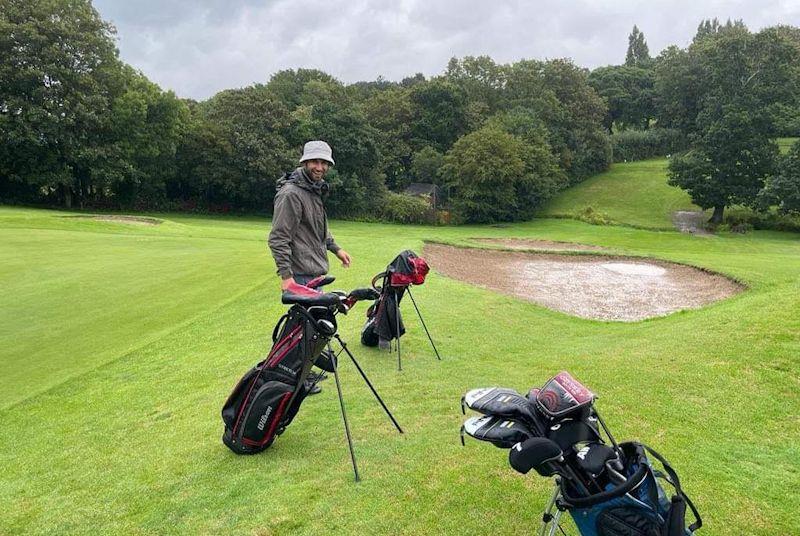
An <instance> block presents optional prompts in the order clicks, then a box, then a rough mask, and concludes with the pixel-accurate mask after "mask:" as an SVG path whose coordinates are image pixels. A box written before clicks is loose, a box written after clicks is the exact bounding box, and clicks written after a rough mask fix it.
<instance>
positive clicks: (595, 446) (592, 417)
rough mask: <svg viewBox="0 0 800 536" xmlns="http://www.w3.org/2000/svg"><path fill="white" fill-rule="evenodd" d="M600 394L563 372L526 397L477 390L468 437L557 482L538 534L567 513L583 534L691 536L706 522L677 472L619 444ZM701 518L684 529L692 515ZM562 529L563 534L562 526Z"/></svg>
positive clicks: (633, 446)
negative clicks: (597, 403)
mask: <svg viewBox="0 0 800 536" xmlns="http://www.w3.org/2000/svg"><path fill="white" fill-rule="evenodd" d="M595 398H596V397H595V395H594V393H592V392H591V391H589V390H588V389H587V388H586V387H584V386H583V385H582V384H580V383H579V382H578V381H577V380H575V379H574V378H573V377H572V376H571V375H570V374H569V373H567V372H561V373H559V374H558V375H557V376H556V377H554V378H552V379H551V380H549V381H548V382H547V383H546V384H545V385H544V387H542V388H541V389H538V388H534V389H532V390H531V391H530V392H529V393H528V394H527V395H526V396H523V395H521V394H519V393H518V392H516V391H514V390H513V389H506V388H500V387H490V388H482V389H474V390H472V391H469V392H468V393H466V394H465V395H464V397H462V399H461V404H462V410H463V411H464V412H465V413H466V408H470V409H472V410H474V411H477V412H478V413H480V414H481V415H480V416H477V417H471V418H469V419H467V420H466V421H465V422H464V424H463V426H462V427H461V440H462V443H463V441H464V436H465V435H468V436H470V437H474V438H475V439H479V440H481V441H487V442H490V443H492V444H493V445H495V446H497V447H500V448H507V449H510V450H509V464H510V465H511V466H512V467H513V468H514V469H515V470H517V471H518V472H520V473H523V474H526V473H528V472H529V471H530V470H531V469H533V470H535V471H536V472H537V473H539V474H540V475H541V476H545V477H554V478H555V486H554V489H553V494H552V496H551V499H550V502H549V504H548V505H547V507H546V509H545V511H544V513H543V515H542V525H541V530H540V534H541V535H542V536H553V535H555V534H556V530H558V529H561V525H560V523H561V517H562V514H563V513H564V512H568V513H569V514H570V516H571V517H572V520H573V521H574V523H575V526H576V527H577V528H578V531H579V532H580V534H581V535H582V536H692V535H693V534H694V532H695V531H696V530H697V529H698V528H700V527H701V526H702V520H701V518H700V515H699V514H698V512H697V509H696V508H695V507H694V504H692V501H691V500H690V499H689V497H687V495H686V493H685V492H684V491H683V489H682V487H681V484H680V480H679V478H678V474H677V473H676V472H675V470H674V469H673V468H672V466H671V465H670V464H669V462H667V460H666V459H664V458H663V457H662V456H661V455H660V454H659V453H657V452H656V451H654V450H653V449H651V448H650V447H648V446H647V445H644V444H642V443H637V442H625V443H617V442H616V441H615V439H614V437H613V436H612V435H611V433H610V431H609V430H608V428H607V427H606V425H605V423H604V422H603V419H602V418H601V417H600V414H599V413H598V412H597V410H596V408H595V407H594V400H595ZM687 508H688V509H690V510H691V512H692V515H693V516H694V519H695V521H694V522H693V523H691V524H690V525H689V526H688V527H687V526H686V510H687ZM561 530H562V532H563V529H561Z"/></svg>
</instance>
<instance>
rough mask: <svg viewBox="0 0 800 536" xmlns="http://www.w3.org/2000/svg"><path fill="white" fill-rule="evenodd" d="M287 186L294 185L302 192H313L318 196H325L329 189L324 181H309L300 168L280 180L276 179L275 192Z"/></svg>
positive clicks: (304, 171)
mask: <svg viewBox="0 0 800 536" xmlns="http://www.w3.org/2000/svg"><path fill="white" fill-rule="evenodd" d="M287 184H294V185H295V186H297V187H299V188H302V189H303V190H307V191H309V192H313V193H315V194H317V195H320V196H322V195H324V194H326V193H327V192H328V188H329V186H328V183H327V182H325V180H321V181H313V180H311V179H310V178H309V177H308V175H307V174H306V170H305V169H304V168H302V167H299V168H297V169H295V170H294V171H292V172H291V173H289V174H284V175H283V176H282V177H281V178H280V179H278V181H277V182H276V183H275V191H276V192H278V191H279V190H280V189H281V188H283V187H284V186H286V185H287Z"/></svg>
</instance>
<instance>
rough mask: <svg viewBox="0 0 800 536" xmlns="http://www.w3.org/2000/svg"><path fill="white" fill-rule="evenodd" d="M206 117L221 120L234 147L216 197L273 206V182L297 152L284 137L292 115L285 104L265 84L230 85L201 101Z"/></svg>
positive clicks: (219, 124)
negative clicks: (234, 86) (238, 87)
mask: <svg viewBox="0 0 800 536" xmlns="http://www.w3.org/2000/svg"><path fill="white" fill-rule="evenodd" d="M200 112H201V114H202V117H203V119H204V120H205V121H206V122H208V123H210V124H214V125H217V127H218V128H219V131H218V132H219V133H220V134H221V136H222V137H223V138H224V140H225V143H226V144H227V145H228V146H229V147H230V151H231V158H230V160H229V161H228V165H227V166H226V168H227V173H225V174H224V175H221V176H218V178H219V179H222V178H224V179H225V180H224V182H218V183H216V184H214V185H213V189H214V194H213V195H212V197H213V198H214V199H216V200H218V201H220V202H233V203H235V204H238V205H239V206H244V207H248V208H257V209H265V208H269V207H271V206H272V199H273V197H274V195H275V181H276V179H278V177H280V176H281V175H282V174H283V173H284V172H286V171H289V170H291V169H293V167H294V165H295V162H296V159H295V158H296V157H295V158H293V156H294V155H293V154H292V151H291V149H290V148H289V146H288V144H287V143H286V141H285V140H284V138H283V137H282V136H281V133H282V132H283V131H284V130H285V129H286V128H287V126H288V124H289V122H290V117H289V112H288V110H287V109H286V107H285V106H284V104H283V103H282V102H281V101H280V100H278V98H277V97H276V96H275V95H274V94H273V93H272V92H271V91H270V90H269V89H267V88H266V87H265V86H263V85H256V86H250V87H246V88H243V89H228V90H224V91H221V92H219V93H217V94H216V95H214V96H213V97H212V98H211V99H209V100H208V101H206V102H204V103H202V105H201V106H200Z"/></svg>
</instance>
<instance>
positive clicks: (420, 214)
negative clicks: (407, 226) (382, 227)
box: [379, 192, 436, 223]
mask: <svg viewBox="0 0 800 536" xmlns="http://www.w3.org/2000/svg"><path fill="white" fill-rule="evenodd" d="M379 214H380V218H381V220H383V221H390V222H395V223H436V212H435V211H434V210H433V209H432V208H431V205H430V203H429V202H428V201H427V200H426V199H425V198H422V197H416V196H412V195H406V194H396V193H394V192H387V193H386V195H385V196H384V197H383V199H382V204H381V207H380V212H379Z"/></svg>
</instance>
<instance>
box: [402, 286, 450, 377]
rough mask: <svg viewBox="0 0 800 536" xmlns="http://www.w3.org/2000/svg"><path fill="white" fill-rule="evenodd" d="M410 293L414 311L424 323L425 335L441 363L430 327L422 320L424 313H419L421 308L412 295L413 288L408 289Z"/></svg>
mask: <svg viewBox="0 0 800 536" xmlns="http://www.w3.org/2000/svg"><path fill="white" fill-rule="evenodd" d="M406 292H408V296H409V297H410V298H411V303H413V304H414V309H416V311H417V316H418V317H419V321H420V322H422V327H423V328H425V335H427V336H428V340H429V341H431V346H432V347H433V352H434V353H435V354H436V359H438V360H439V361H441V360H442V358H441V356H439V350H437V349H436V345H435V344H433V338H432V337H431V334H430V332H429V331H428V326H426V325H425V320H423V319H422V313H420V312H419V307H417V300H415V299H414V295H413V294H411V286H409V287H408V288H407V289H406Z"/></svg>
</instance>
